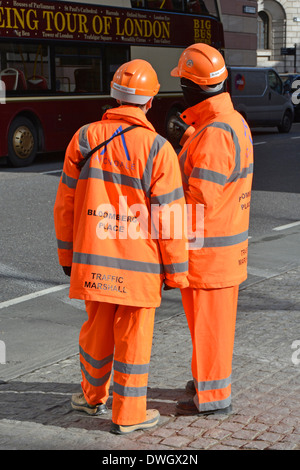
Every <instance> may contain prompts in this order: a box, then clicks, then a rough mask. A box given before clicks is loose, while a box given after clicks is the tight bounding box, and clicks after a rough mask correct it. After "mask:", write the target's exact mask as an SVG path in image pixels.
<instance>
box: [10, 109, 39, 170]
mask: <svg viewBox="0 0 300 470" xmlns="http://www.w3.org/2000/svg"><path fill="white" fill-rule="evenodd" d="M37 149H38V135H37V130H36V128H35V126H34V124H33V123H32V121H31V120H30V119H28V118H26V117H22V116H19V117H17V118H16V119H15V120H14V121H13V122H12V124H11V126H10V128H9V132H8V162H9V163H10V164H11V165H12V166H14V167H22V166H28V165H30V164H31V163H32V162H33V161H34V159H35V157H36V154H37Z"/></svg>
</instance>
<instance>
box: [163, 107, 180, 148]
mask: <svg viewBox="0 0 300 470" xmlns="http://www.w3.org/2000/svg"><path fill="white" fill-rule="evenodd" d="M180 114H181V111H180V110H179V109H177V108H172V109H171V110H170V112H169V113H168V116H167V124H166V134H167V139H168V141H169V142H170V143H171V144H172V145H173V147H174V148H177V147H179V142H180V139H181V137H182V133H183V132H182V130H181V129H180V128H179V127H178V126H177V125H176V121H177V120H178V117H179V115H180Z"/></svg>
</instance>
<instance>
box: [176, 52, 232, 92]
mask: <svg viewBox="0 0 300 470" xmlns="http://www.w3.org/2000/svg"><path fill="white" fill-rule="evenodd" d="M171 75H172V77H184V78H187V79H188V80H191V81H192V82H194V83H197V85H200V86H201V85H204V86H210V85H216V84H217V83H221V82H223V81H224V80H226V78H227V76H228V71H227V69H226V66H225V61H224V58H223V56H222V54H221V53H220V52H219V51H218V50H217V49H215V48H214V47H211V46H209V45H208V44H203V43H197V44H193V45H191V46H189V47H187V49H185V50H184V51H183V53H182V54H181V56H180V58H179V61H178V65H177V67H175V68H174V69H173V70H172V71H171Z"/></svg>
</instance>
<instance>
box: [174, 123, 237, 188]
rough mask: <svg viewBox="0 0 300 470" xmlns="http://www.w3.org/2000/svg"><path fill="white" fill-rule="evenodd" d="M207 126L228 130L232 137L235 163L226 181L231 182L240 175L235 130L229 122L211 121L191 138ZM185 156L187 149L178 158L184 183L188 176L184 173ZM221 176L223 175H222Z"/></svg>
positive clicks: (194, 136)
mask: <svg viewBox="0 0 300 470" xmlns="http://www.w3.org/2000/svg"><path fill="white" fill-rule="evenodd" d="M208 127H215V128H217V129H222V130H224V131H226V132H229V133H230V134H231V137H232V140H233V143H234V146H235V157H234V159H235V164H234V169H233V171H232V173H231V175H230V176H229V178H228V179H227V181H226V182H227V183H231V182H233V181H236V180H238V179H239V178H240V177H241V147H240V143H239V139H238V136H237V135H236V133H235V131H234V130H233V129H232V127H231V126H230V125H229V124H226V123H225V122H213V123H211V124H208V125H207V126H205V127H203V129H201V130H200V131H199V132H197V134H195V135H193V138H192V140H194V139H195V138H197V137H198V136H199V135H200V134H201V133H202V132H203V131H204V130H205V129H207V128H208ZM186 158H187V151H185V152H184V153H183V154H182V156H181V157H180V160H179V163H180V168H181V173H182V177H183V181H184V182H185V183H187V182H188V177H187V175H185V174H184V163H185V160H186ZM191 176H194V175H193V174H192V175H191ZM207 176H208V175H207ZM222 176H224V175H222ZM203 179H206V178H203ZM209 181H212V180H209ZM216 182H217V183H218V184H221V183H219V182H218V181H216Z"/></svg>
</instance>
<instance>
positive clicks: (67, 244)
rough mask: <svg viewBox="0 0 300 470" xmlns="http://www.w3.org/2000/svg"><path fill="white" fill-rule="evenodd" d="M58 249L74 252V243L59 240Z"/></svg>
mask: <svg viewBox="0 0 300 470" xmlns="http://www.w3.org/2000/svg"><path fill="white" fill-rule="evenodd" d="M57 247H58V248H60V249H61V250H72V249H73V242H64V241H63V240H57Z"/></svg>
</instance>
